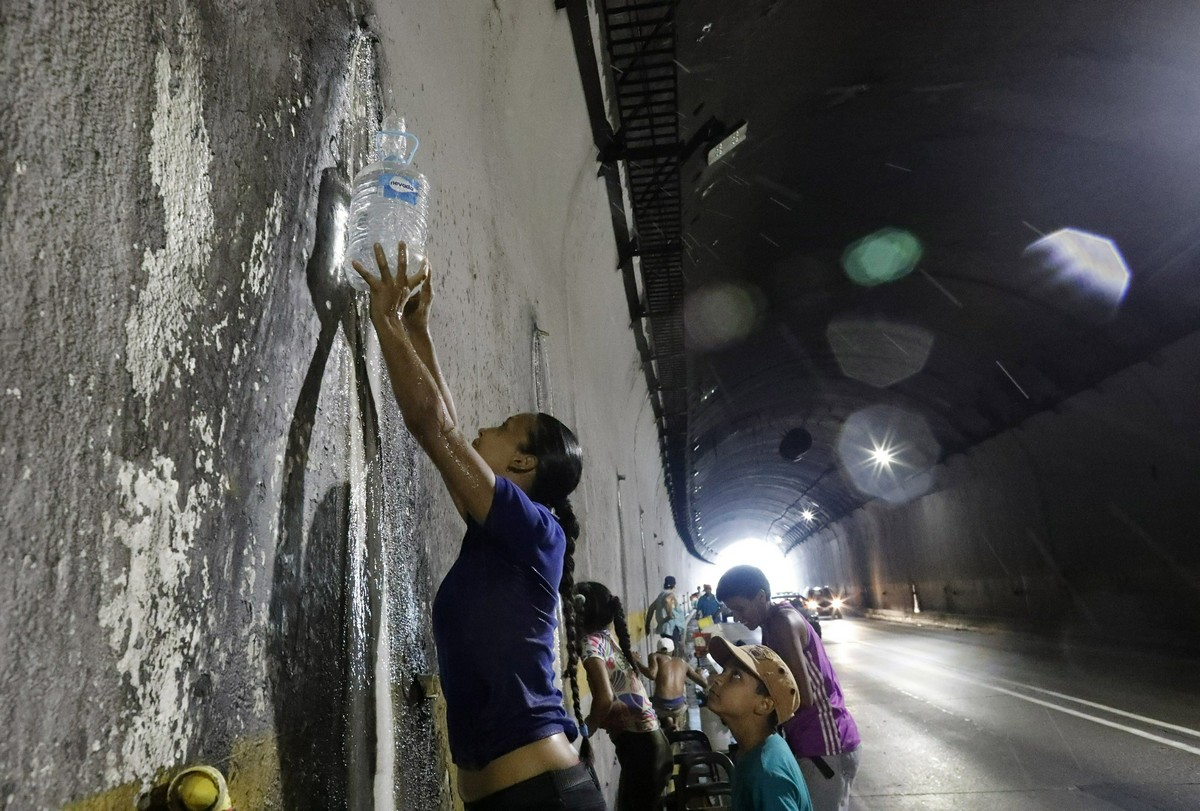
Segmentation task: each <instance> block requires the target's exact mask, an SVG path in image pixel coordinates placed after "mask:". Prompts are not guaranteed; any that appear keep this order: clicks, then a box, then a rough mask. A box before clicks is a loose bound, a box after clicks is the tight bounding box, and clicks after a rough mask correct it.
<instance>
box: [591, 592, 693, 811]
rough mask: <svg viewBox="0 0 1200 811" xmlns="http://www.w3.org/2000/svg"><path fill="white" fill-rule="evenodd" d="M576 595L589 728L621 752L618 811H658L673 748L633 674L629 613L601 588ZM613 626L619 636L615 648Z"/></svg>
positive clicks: (613, 595)
mask: <svg viewBox="0 0 1200 811" xmlns="http://www.w3.org/2000/svg"><path fill="white" fill-rule="evenodd" d="M576 591H577V593H578V595H579V597H578V598H577V603H578V604H577V607H576V609H575V610H576V612H577V613H578V615H579V626H580V628H582V629H583V631H584V633H586V634H587V638H586V639H585V640H584V643H583V669H584V672H586V673H587V680H588V687H589V688H591V691H592V710H591V712H590V713H589V714H588V720H587V725H588V728H590V729H603V730H605V731H606V732H608V736H609V737H610V738H612V742H613V746H614V747H616V750H617V762H618V763H620V764H621V780H620V783H619V784H618V785H617V811H653V809H656V808H658V807H659V805H658V799H659V797H660V796H661V795H662V792H663V788H664V787H665V786H666V785H667V780H668V779H669V778H670V776H671V745H670V743H668V741H667V736H666V735H665V734H663V731H662V729H661V728H660V727H659V725H658V715H657V714H656V713H655V712H654V708H653V707H652V706H651V704H650V697H649V696H648V695H646V688H645V687H644V686H642V680H641V679H639V678H638V674H637V671H636V670H634V667H633V661H634V659H633V653H632V651H631V650H630V646H629V629H628V628H627V627H626V625H625V609H624V607H623V606H622V605H621V600H620V598H619V597H617V596H616V595H615V594H612V593H611V592H609V590H608V589H607V588H605V587H604V586H602V585H600V584H599V583H590V582H589V583H580V584H579V585H578V586H576ZM610 625H611V626H612V627H613V628H614V629H616V632H617V639H616V644H613V638H612V635H611V634H609V632H608V627H609V626H610Z"/></svg>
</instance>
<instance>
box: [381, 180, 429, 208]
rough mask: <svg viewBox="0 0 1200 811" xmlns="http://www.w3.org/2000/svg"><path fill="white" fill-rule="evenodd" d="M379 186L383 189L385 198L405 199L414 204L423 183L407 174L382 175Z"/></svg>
mask: <svg viewBox="0 0 1200 811" xmlns="http://www.w3.org/2000/svg"><path fill="white" fill-rule="evenodd" d="M379 188H380V189H381V190H382V191H383V196H384V199H387V200H403V201H404V202H406V203H411V204H413V205H414V206H415V205H416V204H417V197H418V196H419V195H420V194H421V183H420V181H418V180H414V179H413V178H411V177H406V176H405V175H380V176H379Z"/></svg>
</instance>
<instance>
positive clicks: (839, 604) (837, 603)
mask: <svg viewBox="0 0 1200 811" xmlns="http://www.w3.org/2000/svg"><path fill="white" fill-rule="evenodd" d="M842 605H843V603H842V598H841V597H834V598H833V607H834V608H841V607H842Z"/></svg>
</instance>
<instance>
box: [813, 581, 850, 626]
mask: <svg viewBox="0 0 1200 811" xmlns="http://www.w3.org/2000/svg"><path fill="white" fill-rule="evenodd" d="M845 605H846V600H845V598H843V597H842V596H841V595H838V594H835V593H834V591H833V589H831V588H830V587H829V586H820V587H817V586H814V587H812V588H810V589H809V590H808V591H807V592H806V593H805V595H804V607H805V609H806V610H808V611H810V612H812V613H814V614H816V615H817V617H818V618H823V619H834V620H838V619H841V618H842V608H843V607H844V606H845Z"/></svg>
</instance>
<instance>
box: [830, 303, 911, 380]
mask: <svg viewBox="0 0 1200 811" xmlns="http://www.w3.org/2000/svg"><path fill="white" fill-rule="evenodd" d="M825 338H826V340H828V341H829V348H830V349H832V350H833V356H834V357H835V358H837V362H838V366H840V367H841V369H842V374H844V375H846V377H850V378H853V379H855V380H860V381H862V382H863V383H866V384H867V385H870V386H875V387H876V388H880V389H885V388H887V387H888V386H892V385H895V384H896V383H899V382H900V381H901V380H905V379H906V378H909V377H912V376H913V375H915V374H916V373H917V372H919V371H921V370H922V369H923V368H925V364H926V362H928V360H929V353H930V351H931V350H932V349H933V335H932V333H930V332H929V331H928V330H925V329H922V328H921V327H917V326H912V325H909V324H902V323H897V322H889V321H878V320H863V319H854V318H844V319H837V320H835V321H831V322H830V323H829V327H828V328H827V329H826V330H825Z"/></svg>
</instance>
